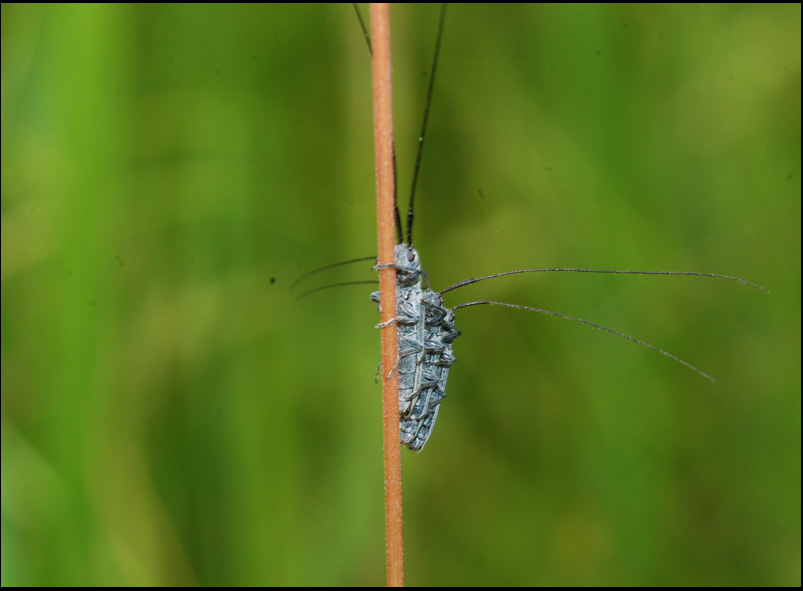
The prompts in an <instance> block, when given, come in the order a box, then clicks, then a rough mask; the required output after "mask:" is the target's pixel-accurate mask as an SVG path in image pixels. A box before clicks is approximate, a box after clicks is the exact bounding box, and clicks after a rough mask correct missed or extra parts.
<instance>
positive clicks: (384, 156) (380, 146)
mask: <svg viewBox="0 0 803 591" xmlns="http://www.w3.org/2000/svg"><path fill="white" fill-rule="evenodd" d="M371 40H372V48H373V51H372V60H371V61H372V73H373V95H374V150H375V154H376V190H377V199H376V204H377V209H376V217H377V231H378V240H379V250H378V252H379V261H378V263H379V265H391V264H393V263H394V262H395V240H394V212H395V206H396V196H395V194H394V192H395V187H394V182H393V179H394V170H393V109H392V101H391V84H390V71H391V68H390V5H389V4H387V3H372V4H371ZM379 297H380V308H381V310H382V315H381V320H382V323H383V324H384V323H388V322H389V321H390V320H392V319H393V318H395V317H396V269H394V268H384V269H380V270H379ZM381 330H382V332H381V335H382V368H383V370H382V373H383V380H382V408H383V424H384V450H385V544H386V548H385V551H386V563H387V581H388V586H389V587H400V586H402V585H404V561H403V556H404V546H403V543H402V497H401V447H400V444H399V382H398V374H397V373H396V372H395V371H391V369H392V368H395V367H396V360H397V359H398V351H397V349H398V347H397V337H396V324H395V323H391V324H388V325H386V326H385V327H384V328H382V329H381ZM386 372H390V376H385V375H384V374H385V373H386Z"/></svg>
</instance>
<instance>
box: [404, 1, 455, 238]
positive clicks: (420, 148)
mask: <svg viewBox="0 0 803 591" xmlns="http://www.w3.org/2000/svg"><path fill="white" fill-rule="evenodd" d="M445 20H446V3H445V2H444V3H443V4H441V18H440V21H439V22H438V38H437V40H436V41H435V55H434V56H433V58H432V74H430V77H429V88H428V89H427V102H426V105H425V106H424V122H423V123H422V124H421V134H420V135H419V136H418V155H417V156H416V159H415V169H414V170H413V186H412V187H411V189H410V209H409V210H408V211H407V244H409V245H411V246H412V244H413V200H414V199H415V185H416V183H417V182H418V169H419V168H420V167H421V154H423V153H424V136H425V135H426V133H427V119H428V118H429V105H430V103H431V102H432V89H433V88H434V86H435V69H436V68H437V67H438V53H439V52H440V50H441V38H442V37H443V23H444V21H445Z"/></svg>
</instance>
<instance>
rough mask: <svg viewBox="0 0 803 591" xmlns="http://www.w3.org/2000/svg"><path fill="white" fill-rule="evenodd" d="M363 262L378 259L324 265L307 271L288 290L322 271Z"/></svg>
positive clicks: (352, 260) (371, 259) (362, 258)
mask: <svg viewBox="0 0 803 591" xmlns="http://www.w3.org/2000/svg"><path fill="white" fill-rule="evenodd" d="M361 261H376V257H360V258H358V259H351V260H349V261H341V262H339V263H332V264H331V265H324V266H323V267H318V268H317V269H313V270H312V271H307V272H306V273H304V274H303V275H302V276H301V277H299V278H298V279H296V280H295V281H293V283H291V284H290V287H288V288H287V289H293V288H294V287H295V286H296V285H298V284H299V283H301V282H302V281H304V279H306V278H307V277H309V276H311V275H315V274H316V273H320V272H321V271H326V270H327V269H332V268H334V267H341V266H343V265H350V264H352V263H359V262H361Z"/></svg>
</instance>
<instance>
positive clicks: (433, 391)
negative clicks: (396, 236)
mask: <svg viewBox="0 0 803 591" xmlns="http://www.w3.org/2000/svg"><path fill="white" fill-rule="evenodd" d="M395 259H396V260H395V264H394V266H395V268H396V319H395V320H396V325H397V331H398V350H399V360H398V363H397V366H396V371H397V372H398V376H399V428H400V439H401V443H403V444H404V445H406V446H407V447H409V448H410V449H412V450H417V451H420V450H421V449H423V447H424V445H425V444H426V442H427V440H428V439H429V436H430V434H431V433H432V428H433V427H434V425H435V420H436V419H437V418H438V409H439V408H440V403H441V401H443V398H444V397H445V396H446V380H447V379H448V377H449V367H450V366H451V365H452V363H453V362H454V355H453V354H452V341H454V339H456V338H457V337H458V336H460V331H459V330H457V328H455V326H454V312H453V311H452V310H450V309H448V308H444V307H443V300H442V299H441V295H440V294H439V293H438V292H435V291H432V290H429V289H423V290H422V288H421V275H422V274H423V271H422V270H421V260H420V258H419V256H418V252H416V250H415V249H414V248H413V247H412V246H409V245H407V244H397V245H396V252H395ZM371 299H372V300H373V301H374V302H376V303H377V305H378V304H379V292H374V293H372V294H371Z"/></svg>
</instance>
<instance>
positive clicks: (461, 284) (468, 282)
mask: <svg viewBox="0 0 803 591" xmlns="http://www.w3.org/2000/svg"><path fill="white" fill-rule="evenodd" d="M550 271H562V272H573V273H609V274H621V275H690V276H692V277H713V278H714V279H727V280H728V281H736V282H737V283H741V284H742V285H747V286H749V287H755V288H756V289H760V290H761V291H764V292H766V293H769V290H768V289H766V288H764V287H761V286H760V285H756V284H755V283H750V282H749V281H745V280H744V279H739V278H738V277H730V276H728V275H717V274H716V273H692V272H690V271H622V270H619V269H567V268H563V267H559V268H554V269H517V270H516V271H505V272H504V273H494V274H493V275H485V276H484V277H477V278H476V279H465V280H463V281H460V282H458V283H455V284H454V285H450V286H449V287H447V288H446V289H443V290H441V293H442V294H443V293H446V292H447V291H452V290H453V289H457V288H458V287H465V286H466V285H471V284H472V283H477V282H478V281H485V280H486V279H493V278H494V277H504V276H505V275H516V274H518V273H544V272H550Z"/></svg>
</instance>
